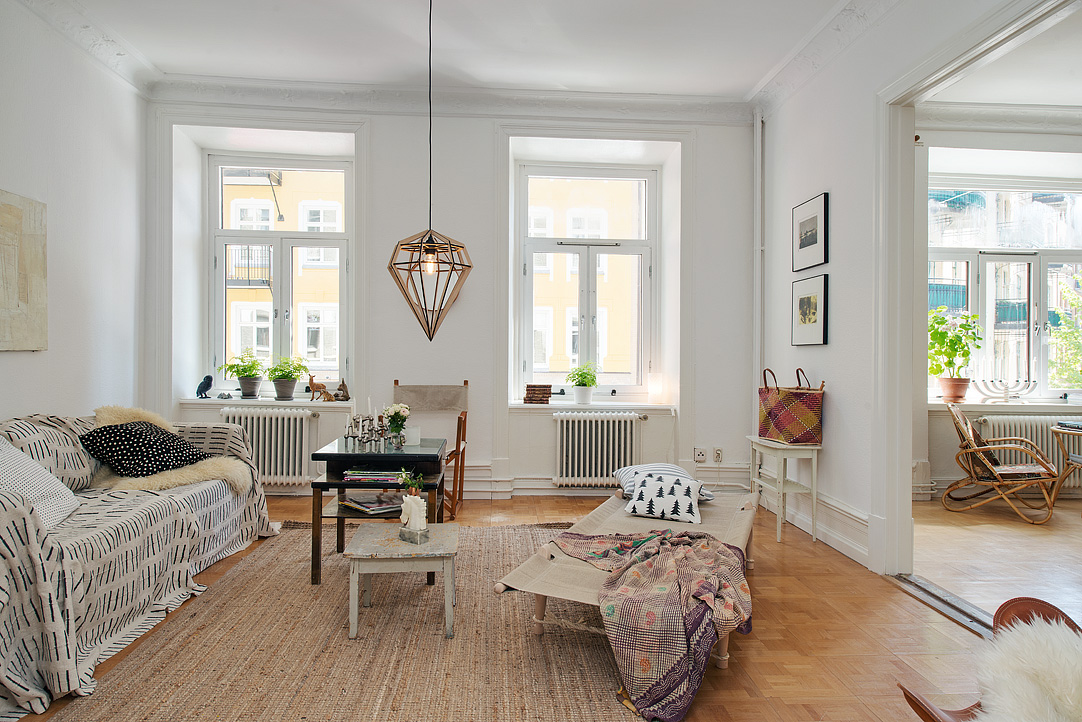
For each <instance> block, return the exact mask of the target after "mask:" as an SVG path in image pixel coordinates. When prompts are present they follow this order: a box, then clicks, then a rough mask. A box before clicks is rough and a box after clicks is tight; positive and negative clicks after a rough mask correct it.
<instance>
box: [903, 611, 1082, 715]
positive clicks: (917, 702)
mask: <svg viewBox="0 0 1082 722" xmlns="http://www.w3.org/2000/svg"><path fill="white" fill-rule="evenodd" d="M1034 618H1041V619H1046V620H1048V621H1050V622H1056V621H1062V622H1063V623H1064V624H1066V625H1067V626H1068V627H1069V628H1071V629H1072V630H1074V631H1075V632H1079V633H1082V628H1079V626H1078V625H1077V624H1076V623H1075V621H1074V620H1073V619H1071V618H1070V617H1069V616H1067V613H1066V612H1064V611H1063V610H1062V609H1060V608H1059V607H1057V606H1055V605H1053V604H1049V603H1048V602H1046V601H1044V600H1043V599H1034V598H1033V597H1015V598H1014V599H1008V600H1007V601H1005V602H1003V604H1001V605H1000V606H999V609H997V610H996V613H995V616H994V617H993V618H992V634H993V636H994V635H995V634H997V633H998V632H1000V631H1001V630H1003V629H1005V628H1007V627H1009V626H1011V625H1013V624H1026V623H1027V622H1029V621H1030V620H1032V619H1034ZM898 687H899V688H900V689H901V690H902V695H903V696H904V697H905V701H906V702H908V703H909V706H910V707H912V708H913V711H914V712H916V713H917V717H919V718H920V719H921V720H923V721H924V722H966V720H971V719H973V718H974V717H976V716H977V713H978V712H980V711H981V703H980V700H978V701H976V702H974V703H973V704H971V705H969V706H968V707H966V708H964V709H955V710H950V709H940V708H939V707H937V706H936V705H935V704H933V703H932V701H931V700H929V699H928V698H927V697H925V696H924V695H922V694H920V693H918V692H914V691H912V690H910V689H908V688H907V687H906V686H905V685H904V684H901V683H899V684H898Z"/></svg>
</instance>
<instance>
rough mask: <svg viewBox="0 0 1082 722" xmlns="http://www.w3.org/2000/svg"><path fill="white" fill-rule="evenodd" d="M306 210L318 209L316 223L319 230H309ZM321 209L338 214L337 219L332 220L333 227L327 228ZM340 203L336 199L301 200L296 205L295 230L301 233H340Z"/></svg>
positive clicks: (341, 220)
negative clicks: (318, 219) (318, 218)
mask: <svg viewBox="0 0 1082 722" xmlns="http://www.w3.org/2000/svg"><path fill="white" fill-rule="evenodd" d="M308 211H319V212H320V215H319V217H320V221H319V223H317V224H316V225H318V226H319V227H320V230H319V231H309V230H308V226H310V225H312V224H311V223H309V221H308V220H307V219H308ZM323 211H334V212H335V214H336V215H337V216H338V220H337V221H335V222H334V228H327V226H328V225H330V224H328V223H327V222H326V221H324V220H323ZM342 222H343V219H342V204H341V203H339V202H338V201H325V200H314V201H301V202H300V203H299V204H298V206H297V230H298V231H299V232H301V233H341V232H342Z"/></svg>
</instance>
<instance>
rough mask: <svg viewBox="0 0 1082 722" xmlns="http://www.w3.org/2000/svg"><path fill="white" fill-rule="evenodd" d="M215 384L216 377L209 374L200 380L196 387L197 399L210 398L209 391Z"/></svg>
mask: <svg viewBox="0 0 1082 722" xmlns="http://www.w3.org/2000/svg"><path fill="white" fill-rule="evenodd" d="M213 385H214V377H213V376H211V375H210V374H207V375H206V376H204V377H203V380H202V381H200V382H199V386H198V387H196V389H195V397H196V398H197V399H209V398H210V395H209V394H208V393H207V392H208V391H210V387H211V386H213Z"/></svg>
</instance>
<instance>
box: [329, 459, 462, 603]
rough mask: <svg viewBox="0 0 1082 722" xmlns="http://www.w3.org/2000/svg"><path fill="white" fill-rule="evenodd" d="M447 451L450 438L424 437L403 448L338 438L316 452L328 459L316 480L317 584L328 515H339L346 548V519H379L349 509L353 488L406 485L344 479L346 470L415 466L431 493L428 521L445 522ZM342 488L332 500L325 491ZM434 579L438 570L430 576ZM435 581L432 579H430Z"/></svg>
mask: <svg viewBox="0 0 1082 722" xmlns="http://www.w3.org/2000/svg"><path fill="white" fill-rule="evenodd" d="M446 455H447V440H446V439H421V443H420V444H419V445H417V446H404V447H402V450H401V451H395V450H393V449H390V448H389V447H388V448H387V449H381V450H379V451H365V450H363V448H362V445H361V444H359V443H357V441H356V440H355V439H348V438H345V437H342V438H339V439H335V440H334V441H332V442H331V443H329V444H327V445H326V446H324V447H323V448H322V449H320V450H318V451H315V452H312V460H313V461H325V462H327V473H326V474H325V475H324V476H321V477H320V478H318V479H316V480H314V481H313V482H312V584H319V583H320V577H321V564H320V555H321V553H322V546H323V520H324V519H334V520H335V523H336V525H337V528H336V531H337V550H338V551H339V552H341V551H343V550H344V549H345V547H346V519H351V518H352V519H374V520H378V519H380V518H382V517H372V516H369V515H367V514H364V513H362V512H359V511H355V510H353V509H343V508H342V507H341V506H339V504H338V500H339V498H341V497H342V496H343V495H345V493H346V490H347V489H401V488H402V487H401V485H399V484H396V483H394V482H387V481H344V480H343V478H342V477H343V475H344V474H345V472H347V471H350V470H352V469H359V470H363V471H388V472H398V471H401V470H402V469H407V470H412V471H414V472H416V473H421V474H423V475H424V486H423V487H421V491H422V492H424V494H425V496H426V500H425V503H426V507H427V510H428V521H429V523H430V524H435V523H439V522H442V521H443V470H444V460H445V458H446ZM329 490H337V492H338V493H337V494H336V495H335V497H334V498H333V499H331V500H330V501H329V502H328V503H327V504H326V505H324V504H323V492H324V491H329ZM430 576H432V577H433V578H434V576H435V575H430ZM429 583H430V584H431V583H433V582H432V581H430V582H429Z"/></svg>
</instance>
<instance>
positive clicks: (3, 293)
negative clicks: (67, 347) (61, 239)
mask: <svg viewBox="0 0 1082 722" xmlns="http://www.w3.org/2000/svg"><path fill="white" fill-rule="evenodd" d="M45 260H46V256H45V204H44V203H39V202H38V201H33V200H30V199H29V198H23V197H22V196H18V195H15V194H14V193H8V192H7V191H2V190H0V351H42V350H44V349H46V348H48V347H49V318H48V304H47V301H48V288H47V286H46V275H45V270H46V269H45Z"/></svg>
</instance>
